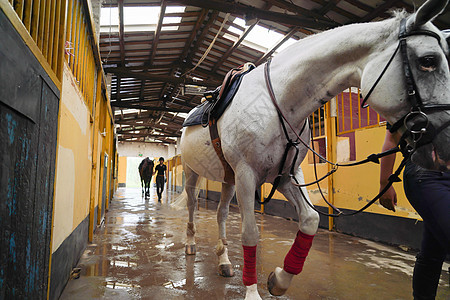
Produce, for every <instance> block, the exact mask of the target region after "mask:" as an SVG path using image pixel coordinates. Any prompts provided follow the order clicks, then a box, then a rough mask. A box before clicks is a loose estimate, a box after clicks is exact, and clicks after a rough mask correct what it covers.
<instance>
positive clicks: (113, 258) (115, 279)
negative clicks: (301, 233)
mask: <svg viewBox="0 0 450 300" xmlns="http://www.w3.org/2000/svg"><path fill="white" fill-rule="evenodd" d="M171 201H172V193H169V195H167V193H165V195H164V198H163V202H162V203H158V202H157V201H156V195H155V190H154V189H153V188H152V195H151V197H150V199H147V200H145V199H143V198H142V197H141V192H140V189H131V188H129V189H124V188H122V189H119V190H118V192H117V193H116V196H115V198H114V199H113V201H112V203H111V206H110V210H109V212H108V213H107V214H106V218H105V224H104V226H102V227H101V229H100V230H98V232H97V233H96V235H95V238H94V243H93V244H90V245H88V247H87V249H86V251H85V253H84V254H83V257H82V258H81V260H80V262H79V266H80V267H81V268H82V271H81V277H80V278H79V279H72V280H70V281H69V283H68V284H67V286H66V288H65V290H64V292H63V294H62V296H61V298H60V299H208V300H209V299H243V297H244V296H245V288H244V286H243V284H242V279H241V278H242V267H243V257H242V246H241V242H240V215H239V212H238V209H237V208H232V209H231V213H230V216H229V219H228V241H229V244H230V245H229V253H230V260H231V262H232V264H233V265H234V270H235V276H234V277H232V278H224V277H221V276H219V275H218V274H217V270H216V269H217V265H216V264H217V259H216V255H215V254H214V247H215V245H216V242H217V223H216V216H215V212H214V207H211V206H212V203H211V202H208V203H207V204H208V208H206V203H205V202H202V201H200V209H199V211H198V212H197V219H196V224H197V235H196V241H197V254H196V255H195V256H185V254H184V239H185V231H186V222H187V212H186V211H184V210H182V211H176V210H173V209H171V208H170V207H169V203H170V202H171ZM256 217H257V222H258V225H259V231H260V236H261V239H260V243H259V245H258V252H257V257H258V260H257V272H258V282H259V283H258V288H259V293H260V295H261V297H262V298H263V299H272V298H273V299H275V298H276V297H272V296H271V295H270V294H269V293H268V291H267V283H266V282H267V276H268V275H269V273H270V272H271V271H272V270H274V268H275V267H276V266H281V265H282V263H283V259H284V256H285V255H286V253H287V251H288V250H289V248H290V246H291V244H292V241H293V239H294V237H295V233H296V232H297V224H296V223H295V222H293V221H288V220H285V219H282V218H279V217H273V216H268V215H260V214H257V215H256ZM413 265H414V253H407V252H404V251H402V250H401V249H398V248H395V247H389V246H386V245H382V244H379V243H375V242H371V241H368V240H364V239H360V238H356V237H351V236H347V235H343V234H339V233H335V232H328V231H326V230H319V232H318V233H317V235H316V237H315V239H314V243H313V246H312V248H311V251H310V254H309V256H308V258H307V260H306V263H305V267H304V269H303V272H302V273H301V274H300V275H298V276H297V277H296V278H294V280H293V282H292V285H291V287H290V289H289V290H288V291H287V293H286V294H285V296H282V297H278V299H412V296H411V294H412V291H411V278H412V277H411V276H412V270H413ZM448 267H449V264H447V263H446V264H444V268H443V270H444V269H445V270H448ZM437 299H450V288H449V275H448V272H446V271H442V275H441V283H440V286H439V289H438V297H437Z"/></svg>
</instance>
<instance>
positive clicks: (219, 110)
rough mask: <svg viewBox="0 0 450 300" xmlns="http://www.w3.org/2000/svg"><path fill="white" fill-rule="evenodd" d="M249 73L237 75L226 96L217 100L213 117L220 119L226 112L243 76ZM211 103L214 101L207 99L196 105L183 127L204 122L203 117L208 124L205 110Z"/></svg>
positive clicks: (212, 113)
mask: <svg viewBox="0 0 450 300" xmlns="http://www.w3.org/2000/svg"><path fill="white" fill-rule="evenodd" d="M249 71H250V70H249ZM247 73H248V72H245V73H242V74H239V75H236V79H235V80H233V82H232V83H231V85H230V86H229V88H228V90H227V91H225V96H222V98H221V99H218V100H217V104H216V106H215V107H214V109H213V111H212V112H211V118H214V119H216V120H218V119H219V118H220V117H221V116H222V114H223V113H224V112H225V109H226V108H227V107H228V105H229V104H230V103H231V100H233V98H234V95H236V92H237V91H238V89H239V86H240V85H241V81H242V78H244V75H245V74H247ZM211 105H213V103H211V102H209V101H205V102H203V103H202V104H200V105H198V106H197V107H194V108H193V109H192V110H191V111H190V112H189V115H188V117H187V118H186V120H184V123H183V127H187V126H194V125H200V124H202V119H203V124H206V123H207V121H208V114H207V113H205V111H207V110H208V108H209V107H210V106H211Z"/></svg>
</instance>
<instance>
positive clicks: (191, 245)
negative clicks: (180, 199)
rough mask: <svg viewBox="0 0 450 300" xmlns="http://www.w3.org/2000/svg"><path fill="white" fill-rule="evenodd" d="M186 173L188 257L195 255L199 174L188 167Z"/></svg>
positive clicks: (186, 248) (185, 166)
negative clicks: (195, 220) (195, 215)
mask: <svg viewBox="0 0 450 300" xmlns="http://www.w3.org/2000/svg"><path fill="white" fill-rule="evenodd" d="M183 169H184V173H185V176H186V184H185V187H184V188H185V190H186V194H187V208H188V211H189V222H188V223H187V229H186V245H185V253H186V254H187V255H193V254H195V253H196V252H197V251H196V248H195V223H194V212H195V208H196V207H197V197H196V194H195V189H196V187H197V181H198V178H199V176H198V174H197V173H195V172H194V171H193V170H192V169H191V168H189V167H188V166H187V165H183Z"/></svg>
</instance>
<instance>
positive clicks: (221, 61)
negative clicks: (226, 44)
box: [211, 20, 259, 73]
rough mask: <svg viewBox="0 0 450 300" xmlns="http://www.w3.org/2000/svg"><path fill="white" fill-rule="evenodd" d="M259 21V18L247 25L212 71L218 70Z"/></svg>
mask: <svg viewBox="0 0 450 300" xmlns="http://www.w3.org/2000/svg"><path fill="white" fill-rule="evenodd" d="M258 22H259V20H257V21H256V23H254V24H252V25H250V26H249V27H247V28H246V29H245V30H244V32H242V34H241V36H240V37H239V39H237V41H236V42H234V44H233V46H231V47H230V48H228V50H227V52H225V54H224V55H222V57H221V58H220V59H219V61H218V62H217V63H216V65H215V66H214V68H213V69H212V70H211V72H212V73H215V72H216V71H217V69H218V68H219V67H220V66H221V65H222V63H223V62H224V61H225V60H226V59H227V58H228V57H229V56H230V55H231V53H233V51H234V50H236V49H237V48H238V47H239V45H240V44H241V43H242V42H243V41H244V39H245V38H246V37H247V35H248V34H249V33H250V31H252V29H253V28H255V26H256V25H257V24H258Z"/></svg>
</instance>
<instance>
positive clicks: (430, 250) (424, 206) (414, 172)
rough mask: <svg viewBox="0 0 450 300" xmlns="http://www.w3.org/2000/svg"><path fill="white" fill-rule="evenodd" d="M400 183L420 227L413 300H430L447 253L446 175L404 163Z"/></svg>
mask: <svg viewBox="0 0 450 300" xmlns="http://www.w3.org/2000/svg"><path fill="white" fill-rule="evenodd" d="M403 179H404V182H403V185H404V188H405V194H406V197H407V198H408V201H409V203H411V205H412V206H413V207H414V209H415V210H416V211H417V212H418V213H419V215H420V216H421V217H422V219H423V225H424V231H423V239H422V245H421V249H420V252H419V254H418V255H417V260H416V264H415V267H414V275H413V295H414V299H434V298H435V296H436V290H437V286H438V283H439V277H440V275H441V270H442V263H443V262H444V260H445V257H446V255H447V253H450V172H448V171H447V172H437V171H428V170H423V169H421V168H419V167H417V166H416V165H414V164H413V163H411V162H408V164H407V165H406V168H405V171H404V173H403Z"/></svg>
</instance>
